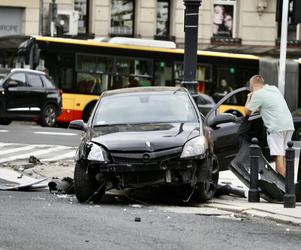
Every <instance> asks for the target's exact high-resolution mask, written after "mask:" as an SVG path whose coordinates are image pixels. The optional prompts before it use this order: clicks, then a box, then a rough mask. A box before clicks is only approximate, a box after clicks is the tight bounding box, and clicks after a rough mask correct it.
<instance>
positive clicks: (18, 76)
mask: <svg viewBox="0 0 301 250" xmlns="http://www.w3.org/2000/svg"><path fill="white" fill-rule="evenodd" d="M11 80H12V81H16V82H17V83H18V87H24V86H26V77H25V74H24V73H14V74H13V75H12V76H10V78H9V81H11Z"/></svg>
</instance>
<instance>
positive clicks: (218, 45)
mask: <svg viewBox="0 0 301 250" xmlns="http://www.w3.org/2000/svg"><path fill="white" fill-rule="evenodd" d="M52 3H56V4H57V6H56V8H52V6H53V4H52ZM276 3H277V0H252V1H250V0H203V1H202V4H201V6H200V11H199V30H198V34H199V35H198V39H199V40H198V44H199V48H201V49H209V50H221V51H231V52H245V53H258V54H265V53H266V54H269V53H276V52H277V47H279V46H278V45H279V42H278V41H279V36H280V29H279V25H278V23H277V22H276V20H275V19H276V18H275V16H276ZM184 9H185V7H184V1H183V0H147V1H145V0H56V1H53V0H28V1H23V0H1V1H0V36H5V35H37V34H43V35H56V36H60V35H64V36H72V37H76V36H79V35H80V36H82V37H85V35H86V36H87V37H91V36H92V37H110V36H128V37H138V38H147V39H163V40H174V41H175V42H176V43H177V45H178V47H183V43H184V36H185V33H184V29H183V27H184ZM42 10H43V11H42ZM53 17H57V18H56V19H55V18H53ZM40 20H43V21H42V24H43V25H40V24H41V21H40ZM51 22H53V27H52V23H51ZM300 39H301V37H300V25H289V32H288V40H289V42H288V43H289V45H292V47H293V48H295V47H297V48H298V46H299V44H300V43H299V41H300ZM296 51H298V50H296Z"/></svg>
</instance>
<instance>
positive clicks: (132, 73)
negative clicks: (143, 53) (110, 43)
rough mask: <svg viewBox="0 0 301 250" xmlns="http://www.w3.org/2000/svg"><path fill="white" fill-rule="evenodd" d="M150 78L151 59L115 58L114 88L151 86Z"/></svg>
mask: <svg viewBox="0 0 301 250" xmlns="http://www.w3.org/2000/svg"><path fill="white" fill-rule="evenodd" d="M152 78H153V77H152V61H151V60H137V59H128V58H117V59H116V77H115V81H114V88H124V87H141V86H151V85H152Z"/></svg>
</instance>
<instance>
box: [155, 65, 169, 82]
mask: <svg viewBox="0 0 301 250" xmlns="http://www.w3.org/2000/svg"><path fill="white" fill-rule="evenodd" d="M155 86H173V82H172V63H171V62H166V61H156V62H155Z"/></svg>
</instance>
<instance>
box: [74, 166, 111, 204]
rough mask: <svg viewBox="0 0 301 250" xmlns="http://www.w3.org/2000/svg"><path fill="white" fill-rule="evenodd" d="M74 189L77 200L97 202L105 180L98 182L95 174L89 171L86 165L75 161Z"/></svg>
mask: <svg viewBox="0 0 301 250" xmlns="http://www.w3.org/2000/svg"><path fill="white" fill-rule="evenodd" d="M74 190H75V195H76V198H77V200H78V201H79V202H81V203H84V202H90V201H92V202H95V203H96V202H99V201H100V200H101V198H102V197H103V195H104V193H105V190H106V186H105V182H103V183H102V184H100V183H99V182H98V181H97V180H96V178H95V174H93V173H91V172H89V169H88V167H87V166H85V165H83V164H81V163H76V164H75V169H74Z"/></svg>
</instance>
